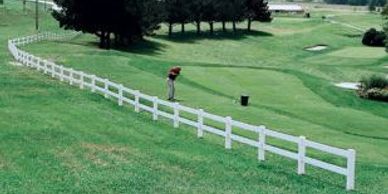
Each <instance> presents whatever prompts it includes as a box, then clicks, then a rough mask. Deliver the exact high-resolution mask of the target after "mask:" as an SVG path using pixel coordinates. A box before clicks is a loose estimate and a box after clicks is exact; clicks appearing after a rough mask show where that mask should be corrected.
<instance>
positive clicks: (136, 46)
mask: <svg viewBox="0 0 388 194" xmlns="http://www.w3.org/2000/svg"><path fill="white" fill-rule="evenodd" d="M166 47H167V45H165V44H163V43H160V42H156V41H153V40H140V41H137V42H133V43H132V44H130V45H128V46H113V47H112V49H113V50H117V51H121V52H128V53H134V54H143V55H160V54H161V52H163V50H164V49H165V48H166Z"/></svg>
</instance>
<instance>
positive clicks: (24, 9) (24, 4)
mask: <svg viewBox="0 0 388 194" xmlns="http://www.w3.org/2000/svg"><path fill="white" fill-rule="evenodd" d="M26 1H27V0H23V12H26V3H27V2H26Z"/></svg>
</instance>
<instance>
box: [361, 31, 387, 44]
mask: <svg viewBox="0 0 388 194" xmlns="http://www.w3.org/2000/svg"><path fill="white" fill-rule="evenodd" d="M386 38H387V35H386V34H385V32H383V31H377V30H376V29H374V28H371V29H369V30H368V31H366V32H365V34H364V37H363V38H362V44H364V45H366V46H379V47H383V46H385V43H384V41H385V39H386Z"/></svg>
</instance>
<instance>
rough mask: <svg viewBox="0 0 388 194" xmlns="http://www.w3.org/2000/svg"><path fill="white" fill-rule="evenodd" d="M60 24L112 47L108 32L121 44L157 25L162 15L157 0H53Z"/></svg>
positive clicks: (134, 38)
mask: <svg viewBox="0 0 388 194" xmlns="http://www.w3.org/2000/svg"><path fill="white" fill-rule="evenodd" d="M54 2H55V3H56V4H58V5H59V6H60V7H62V10H61V11H55V12H53V16H54V18H55V19H57V20H58V21H59V24H60V26H61V27H63V28H65V29H72V30H76V31H82V32H84V33H91V34H95V35H96V36H98V37H99V38H100V47H101V48H106V49H109V48H110V47H111V36H112V35H114V36H115V40H116V41H117V42H120V43H122V44H125V43H130V42H132V41H133V40H138V39H141V38H142V37H143V36H144V35H147V34H150V33H152V32H153V31H154V30H155V29H158V28H159V24H160V22H161V21H162V19H163V17H162V16H161V13H162V11H161V4H160V1H159V0H114V1H109V0H94V1H93V2H91V1H89V0H54Z"/></svg>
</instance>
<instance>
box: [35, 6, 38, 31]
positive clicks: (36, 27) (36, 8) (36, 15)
mask: <svg viewBox="0 0 388 194" xmlns="http://www.w3.org/2000/svg"><path fill="white" fill-rule="evenodd" d="M35 30H36V31H39V1H38V0H35Z"/></svg>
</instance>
